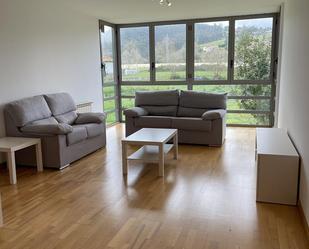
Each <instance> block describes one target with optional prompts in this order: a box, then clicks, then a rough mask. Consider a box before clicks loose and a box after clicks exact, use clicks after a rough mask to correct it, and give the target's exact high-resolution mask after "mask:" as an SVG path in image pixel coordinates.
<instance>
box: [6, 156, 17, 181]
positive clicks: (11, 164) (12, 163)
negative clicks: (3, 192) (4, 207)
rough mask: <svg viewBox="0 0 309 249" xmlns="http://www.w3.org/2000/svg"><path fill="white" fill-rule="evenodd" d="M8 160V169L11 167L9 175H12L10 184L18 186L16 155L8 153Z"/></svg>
mask: <svg viewBox="0 0 309 249" xmlns="http://www.w3.org/2000/svg"><path fill="white" fill-rule="evenodd" d="M7 160H8V167H9V173H10V183H11V184H16V183H17V179H16V164H15V153H14V151H11V152H8V153H7Z"/></svg>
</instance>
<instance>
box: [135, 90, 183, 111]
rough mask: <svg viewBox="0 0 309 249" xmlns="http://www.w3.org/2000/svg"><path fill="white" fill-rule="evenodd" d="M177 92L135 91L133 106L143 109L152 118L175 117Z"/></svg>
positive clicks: (177, 102)
mask: <svg viewBox="0 0 309 249" xmlns="http://www.w3.org/2000/svg"><path fill="white" fill-rule="evenodd" d="M178 104H179V91H178V90H169V91H137V92H135V106H138V107H143V108H145V109H146V110H147V111H148V113H149V115H152V116H176V115H177V109H178Z"/></svg>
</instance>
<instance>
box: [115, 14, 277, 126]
mask: <svg viewBox="0 0 309 249" xmlns="http://www.w3.org/2000/svg"><path fill="white" fill-rule="evenodd" d="M259 18H273V27H272V51H271V63H270V77H269V79H267V80H235V79H234V61H235V50H234V48H235V22H236V21H237V20H246V19H259ZM279 18H280V13H278V12H274V13H266V14H253V15H238V16H225V17H214V18H197V19H187V20H177V21H159V22H142V23H133V24H117V25H115V27H116V29H115V30H116V44H117V51H116V53H117V66H118V75H117V79H118V85H119V86H118V93H119V99H118V103H119V104H118V107H119V120H120V122H122V121H123V119H122V111H123V110H122V103H121V102H122V99H123V98H124V99H125V98H134V96H125V95H122V93H121V86H155V85H162V86H164V85H166V86H167V85H174V86H177V85H186V86H187V89H188V90H192V89H193V86H196V85H251V84H252V85H260V84H261V85H270V86H271V94H270V96H228V99H269V100H270V103H271V104H270V110H269V111H252V110H228V113H250V114H265V115H268V116H269V120H270V122H269V125H267V127H272V126H273V125H274V112H275V104H276V103H275V94H276V83H277V78H276V74H277V62H278V59H277V57H278V34H279ZM218 21H229V34H228V66H227V72H228V76H227V79H226V80H195V79H194V73H195V72H194V62H195V58H194V56H195V53H194V52H195V51H194V50H195V45H194V42H195V40H194V39H195V32H194V31H195V30H194V26H195V24H196V23H202V22H218ZM173 24H185V25H186V80H185V81H178V80H173V81H157V80H156V65H155V63H156V60H155V26H160V25H173ZM129 27H135V28H137V27H148V28H149V66H150V80H149V81H123V80H122V75H121V73H122V72H121V46H120V45H121V44H120V29H121V28H129ZM229 126H254V127H259V126H260V125H247V124H237V125H233V124H229ZM262 127H265V125H262Z"/></svg>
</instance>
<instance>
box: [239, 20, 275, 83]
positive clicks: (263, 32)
mask: <svg viewBox="0 0 309 249" xmlns="http://www.w3.org/2000/svg"><path fill="white" fill-rule="evenodd" d="M272 27H273V18H259V19H246V20H236V22H235V64H234V79H235V80H268V79H269V78H270V69H271V52H272Z"/></svg>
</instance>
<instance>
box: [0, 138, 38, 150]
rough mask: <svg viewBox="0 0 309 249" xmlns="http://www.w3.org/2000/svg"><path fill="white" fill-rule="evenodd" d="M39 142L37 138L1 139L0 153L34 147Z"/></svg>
mask: <svg viewBox="0 0 309 249" xmlns="http://www.w3.org/2000/svg"><path fill="white" fill-rule="evenodd" d="M39 141H40V139H39V138H26V137H2V138H0V151H2V152H5V151H16V150H21V149H23V148H26V147H29V146H31V145H35V144H37V143H38V142H39Z"/></svg>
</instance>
